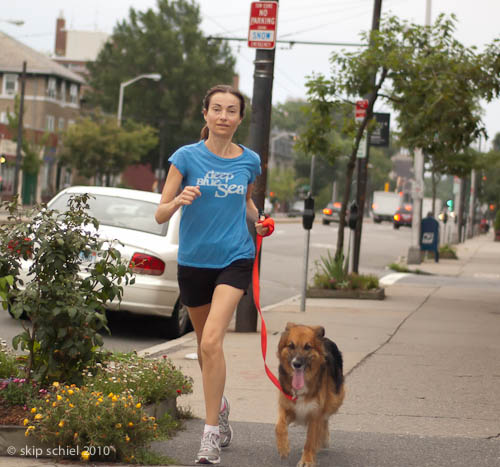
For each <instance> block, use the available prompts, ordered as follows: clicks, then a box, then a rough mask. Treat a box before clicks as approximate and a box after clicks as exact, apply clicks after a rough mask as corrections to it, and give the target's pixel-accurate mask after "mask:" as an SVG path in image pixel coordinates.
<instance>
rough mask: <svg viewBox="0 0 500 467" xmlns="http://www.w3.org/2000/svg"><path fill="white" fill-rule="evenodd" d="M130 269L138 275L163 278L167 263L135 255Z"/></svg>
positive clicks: (141, 254)
mask: <svg viewBox="0 0 500 467" xmlns="http://www.w3.org/2000/svg"><path fill="white" fill-rule="evenodd" d="M128 267H129V268H130V269H131V270H132V271H133V272H135V273H136V274H148V275H150V276H161V275H162V274H163V272H164V271H165V263H164V262H163V261H162V260H161V259H159V258H156V257H155V256H151V255H145V254H144V253H134V256H132V259H131V260H130V264H129V265H128Z"/></svg>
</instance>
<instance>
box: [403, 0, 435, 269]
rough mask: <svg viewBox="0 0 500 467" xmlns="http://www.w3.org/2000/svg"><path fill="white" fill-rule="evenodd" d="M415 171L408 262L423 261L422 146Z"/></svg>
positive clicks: (427, 17) (428, 12)
mask: <svg viewBox="0 0 500 467" xmlns="http://www.w3.org/2000/svg"><path fill="white" fill-rule="evenodd" d="M431 7H432V0H426V6H425V25H426V26H430V25H431ZM413 163H414V165H413V171H414V174H415V181H414V186H413V190H412V198H413V208H412V213H413V216H412V222H411V232H412V233H411V236H412V242H411V245H410V248H409V249H408V258H407V260H406V262H407V263H408V264H420V263H421V262H422V258H421V253H420V225H421V223H422V200H423V198H424V153H423V151H422V150H421V149H420V148H417V149H415V154H414V162H413Z"/></svg>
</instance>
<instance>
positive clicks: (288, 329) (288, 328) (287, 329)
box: [285, 321, 297, 332]
mask: <svg viewBox="0 0 500 467" xmlns="http://www.w3.org/2000/svg"><path fill="white" fill-rule="evenodd" d="M295 326H297V325H296V324H295V323H291V322H290V321H289V322H288V323H286V328H285V331H286V332H288V331H290V329H292V328H294V327H295Z"/></svg>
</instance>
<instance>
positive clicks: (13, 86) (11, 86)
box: [3, 73, 18, 96]
mask: <svg viewBox="0 0 500 467" xmlns="http://www.w3.org/2000/svg"><path fill="white" fill-rule="evenodd" d="M17 76H18V75H14V74H10V73H5V74H4V75H3V94H8V95H9V96H13V95H15V94H16V93H17V83H18V79H17Z"/></svg>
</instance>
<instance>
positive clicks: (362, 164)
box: [352, 0, 382, 273]
mask: <svg viewBox="0 0 500 467" xmlns="http://www.w3.org/2000/svg"><path fill="white" fill-rule="evenodd" d="M381 14H382V0H375V3H374V5H373V18H372V32H373V31H378V30H379V29H380V16H381ZM376 79H377V77H376V75H374V76H373V81H372V84H373V88H375V82H376ZM369 98H370V96H369ZM374 98H375V96H372V99H374ZM372 117H373V105H369V106H368V109H367V114H366V118H367V119H368V120H370V119H371V118H372ZM361 144H363V143H361ZM369 157H370V132H369V131H368V132H367V135H366V152H365V157H362V158H358V159H357V163H358V174H357V180H358V183H357V193H356V202H357V205H358V220H357V222H356V229H355V231H354V246H353V261H352V272H355V273H358V270H359V255H360V250H361V233H362V230H363V216H364V210H365V204H366V185H367V183H368V159H369Z"/></svg>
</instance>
